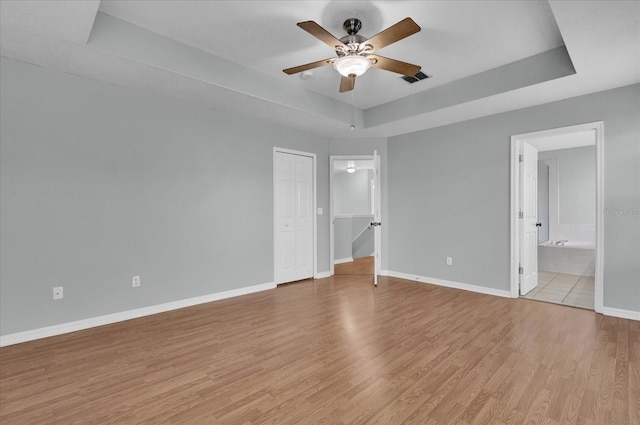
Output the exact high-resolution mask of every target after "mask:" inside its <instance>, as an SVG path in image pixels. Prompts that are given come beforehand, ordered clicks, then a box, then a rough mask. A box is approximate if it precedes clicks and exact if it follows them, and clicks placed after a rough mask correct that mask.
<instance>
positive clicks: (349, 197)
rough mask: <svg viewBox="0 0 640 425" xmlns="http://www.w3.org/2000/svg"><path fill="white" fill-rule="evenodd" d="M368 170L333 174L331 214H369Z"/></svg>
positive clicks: (369, 190)
mask: <svg viewBox="0 0 640 425" xmlns="http://www.w3.org/2000/svg"><path fill="white" fill-rule="evenodd" d="M372 178H373V177H372V176H371V171H370V170H356V171H355V172H354V173H346V172H340V173H334V174H333V192H334V193H333V213H334V214H359V215H362V214H371V184H370V179H372Z"/></svg>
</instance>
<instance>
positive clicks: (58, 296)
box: [53, 286, 64, 300]
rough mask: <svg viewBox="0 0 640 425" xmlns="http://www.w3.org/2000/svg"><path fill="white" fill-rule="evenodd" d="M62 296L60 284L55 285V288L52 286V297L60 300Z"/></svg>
mask: <svg viewBox="0 0 640 425" xmlns="http://www.w3.org/2000/svg"><path fill="white" fill-rule="evenodd" d="M63 298H64V292H63V290H62V286H56V287H55V288H53V299H54V300H61V299H63Z"/></svg>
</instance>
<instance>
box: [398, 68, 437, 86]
mask: <svg viewBox="0 0 640 425" xmlns="http://www.w3.org/2000/svg"><path fill="white" fill-rule="evenodd" d="M400 78H402V79H403V80H405V81H406V82H407V83H409V84H413V83H417V82H418V81H420V80H426V79H427V78H430V77H429V76H428V75H427V74H425V73H424V72H422V71H419V72H418V73H417V74H416V75H404V76H402V77H400Z"/></svg>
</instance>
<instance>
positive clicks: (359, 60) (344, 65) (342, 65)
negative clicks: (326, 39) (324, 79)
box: [333, 55, 371, 78]
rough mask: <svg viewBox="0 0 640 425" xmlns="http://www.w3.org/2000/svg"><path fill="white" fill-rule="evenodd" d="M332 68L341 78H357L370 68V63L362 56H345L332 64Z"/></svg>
mask: <svg viewBox="0 0 640 425" xmlns="http://www.w3.org/2000/svg"><path fill="white" fill-rule="evenodd" d="M333 68H334V69H335V70H336V71H338V72H339V73H340V75H342V76H343V77H349V78H352V77H353V76H355V77H359V76H361V75H362V74H364V73H365V72H367V70H368V69H369V68H371V62H370V61H369V59H367V58H366V57H364V56H358V55H347V56H342V57H341V58H338V59H337V60H336V61H335V62H333Z"/></svg>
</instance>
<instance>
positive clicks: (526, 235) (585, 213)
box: [511, 122, 603, 311]
mask: <svg viewBox="0 0 640 425" xmlns="http://www.w3.org/2000/svg"><path fill="white" fill-rule="evenodd" d="M511 171H512V173H511V187H512V202H511V209H512V232H511V237H512V244H511V259H512V261H511V262H512V264H511V266H512V279H511V292H512V296H514V297H517V296H522V297H524V298H529V299H535V300H539V301H546V302H553V303H557V304H563V305H569V306H573V307H580V308H588V309H595V310H596V311H600V310H601V309H602V295H603V289H602V211H603V210H602V183H601V179H602V123H601V122H599V123H590V124H584V125H578V126H572V127H566V128H560V129H554V130H547V131H541V132H535V133H528V134H522V135H517V136H513V137H512V170H511Z"/></svg>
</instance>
